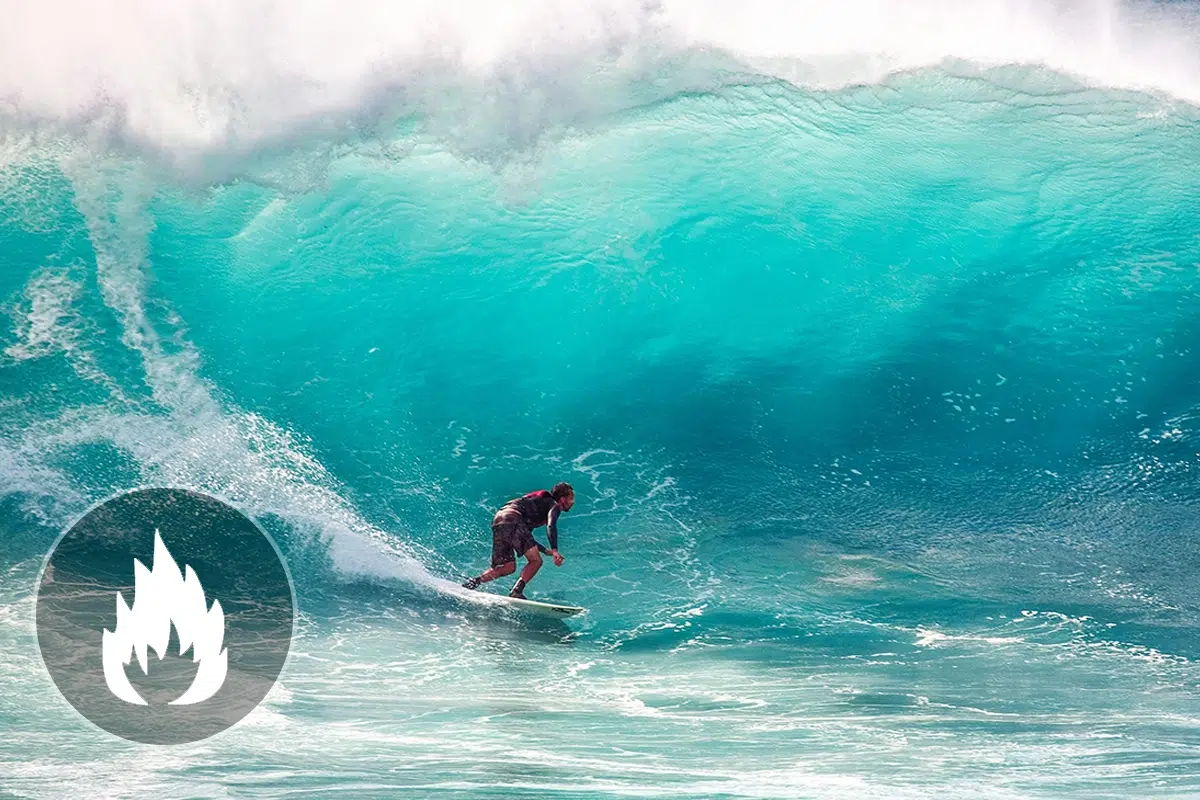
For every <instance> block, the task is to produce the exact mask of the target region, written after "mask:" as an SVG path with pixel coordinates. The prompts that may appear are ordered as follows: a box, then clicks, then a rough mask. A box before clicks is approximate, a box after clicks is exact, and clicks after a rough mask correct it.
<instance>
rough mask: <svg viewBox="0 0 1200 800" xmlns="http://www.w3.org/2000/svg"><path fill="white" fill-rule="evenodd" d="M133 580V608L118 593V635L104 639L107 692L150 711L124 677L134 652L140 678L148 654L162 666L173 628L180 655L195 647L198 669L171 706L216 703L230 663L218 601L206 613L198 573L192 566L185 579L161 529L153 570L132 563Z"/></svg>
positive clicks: (156, 539) (146, 669)
mask: <svg viewBox="0 0 1200 800" xmlns="http://www.w3.org/2000/svg"><path fill="white" fill-rule="evenodd" d="M133 580H134V588H133V592H134V597H133V608H132V609H131V608H130V607H129V606H128V605H126V604H125V598H124V597H123V596H122V595H121V593H120V592H117V626H116V627H117V629H116V631H115V632H114V631H109V630H107V629H106V630H105V631H104V636H103V639H102V650H103V652H102V657H103V661H104V682H105V683H107V684H108V689H109V691H110V692H112V693H113V694H115V695H116V696H117V697H119V698H120V699H122V700H124V701H125V702H126V703H134V704H136V705H141V706H144V705H147V703H146V701H145V700H143V699H142V697H141V695H139V694H138V693H137V690H135V689H134V688H133V686H132V685H131V684H130V683H129V678H128V677H127V676H126V675H125V666H126V665H127V664H129V663H130V662H131V661H132V659H133V657H132V655H131V653H130V650H131V649H132V650H133V651H134V652H135V653H136V654H137V658H138V663H139V664H140V665H141V667H142V674H143V675H145V674H147V673H148V672H149V667H148V666H147V665H146V648H147V647H152V648H154V652H155V653H156V654H157V655H158V657H159V659H160V660H161V659H162V657H163V656H165V655H166V653H167V643H168V642H169V640H170V637H171V623H174V624H175V630H176V631H177V632H178V633H179V655H183V654H184V653H185V652H187V649H188V647H192V648H193V650H192V661H193V662H199V663H200V666H199V668H197V670H196V677H195V679H194V680H193V681H192V685H191V686H190V687H188V690H187V691H186V692H184V693H183V696H182V697H179V698H178V699H175V700H172V701H171V702H170V703H169V705H173V706H175V705H180V706H184V705H192V704H195V703H201V702H203V701H205V700H207V699H208V698H210V697H212V696H213V695H214V694H216V693H217V691H218V690H219V689H220V688H221V685H222V684H224V683H225V673H226V670H227V668H228V662H229V658H228V656H229V651H228V650H224V649H222V642H223V641H224V640H225V612H223V611H222V610H221V603H220V601H215V600H214V601H213V605H212V610H211V611H210V610H209V609H208V607H207V603H206V601H205V599H204V589H203V588H201V586H200V580H199V579H198V578H197V577H196V573H195V572H194V571H192V568H191V567H190V566H189V567H188V568H187V577H186V578H185V577H184V575H183V573H181V572H180V571H179V567H178V566H177V565H176V564H175V559H173V558H172V557H171V554H170V552H168V551H167V546H166V545H164V544H163V541H162V536H160V535H159V533H158V530H157V529H155V531H154V569H153V570H148V569H146V566H145V565H144V564H143V563H142V562H140V561H138V560H137V559H134V560H133Z"/></svg>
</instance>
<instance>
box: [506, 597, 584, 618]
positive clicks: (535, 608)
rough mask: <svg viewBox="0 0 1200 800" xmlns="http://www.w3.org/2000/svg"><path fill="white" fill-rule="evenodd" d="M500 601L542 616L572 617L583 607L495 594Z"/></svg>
mask: <svg viewBox="0 0 1200 800" xmlns="http://www.w3.org/2000/svg"><path fill="white" fill-rule="evenodd" d="M496 599H497V600H498V601H500V602H501V603H507V604H508V605H511V606H513V607H515V608H517V609H519V610H521V611H528V612H530V613H533V614H538V615H541V616H544V617H560V618H561V617H573V616H575V615H576V614H578V613H580V612H581V611H583V610H584V609H583V608H581V607H580V606H567V605H563V604H562V603H540V602H538V601H537V600H520V599H518V598H516V597H506V596H504V595H497V596H496Z"/></svg>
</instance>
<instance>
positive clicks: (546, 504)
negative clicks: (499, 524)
mask: <svg viewBox="0 0 1200 800" xmlns="http://www.w3.org/2000/svg"><path fill="white" fill-rule="evenodd" d="M560 510H561V509H560V508H559V507H558V501H557V500H555V499H554V498H553V497H552V496H551V495H550V493H549V492H547V491H546V490H545V489H539V490H538V491H536V492H530V493H529V494H526V495H522V496H521V497H515V498H513V499H512V500H509V501H508V502H507V503H505V504H504V505H503V506H502V507H501V508H500V510H499V511H498V512H497V516H499V515H500V514H505V515H510V514H512V513H513V512H515V513H516V514H518V515H520V517H521V522H522V523H523V524H525V525H527V526H529V529H530V530H533V529H534V528H540V527H542V526H543V525H545V526H546V536H547V537H548V538H549V539H550V549H551V550H557V549H558V514H559V511H560ZM538 549H539V550H542V551H543V552H545V550H544V548H542V547H541V545H538Z"/></svg>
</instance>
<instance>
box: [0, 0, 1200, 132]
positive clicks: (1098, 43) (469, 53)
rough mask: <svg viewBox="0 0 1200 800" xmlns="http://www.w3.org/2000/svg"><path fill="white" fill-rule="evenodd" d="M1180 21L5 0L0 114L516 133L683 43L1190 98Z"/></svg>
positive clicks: (1198, 66) (678, 52)
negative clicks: (1032, 70) (950, 66)
mask: <svg viewBox="0 0 1200 800" xmlns="http://www.w3.org/2000/svg"><path fill="white" fill-rule="evenodd" d="M1196 31H1197V27H1196V24H1195V14H1194V12H1192V11H1190V10H1187V9H1184V8H1179V7H1169V8H1162V7H1158V6H1152V5H1148V4H1144V3H1143V4H1141V5H1138V6H1133V5H1131V4H1129V3H1119V2H1116V0H1070V1H1069V2H1068V1H1067V0H1060V2H1053V3H1052V2H1041V1H1040V0H1039V1H1036V2H1035V0H976V2H972V3H962V2H954V1H953V0H913V2H906V3H894V2H887V1H885V0H841V1H840V2H830V1H829V0H820V1H819V2H818V1H817V0H790V1H787V2H785V0H661V1H660V2H651V1H650V0H591V2H581V1H580V0H510V1H509V2H506V3H503V4H499V5H497V4H493V3H486V2H483V1H482V0H458V2H450V1H449V0H410V2H406V3H391V2H386V0H300V1H299V2H290V3H284V2H279V0H180V2H175V3H169V4H162V3H151V2H147V0H113V2H110V3H104V4H83V5H81V4H79V3H75V2H72V0H43V2H39V3H19V4H16V5H15V6H13V7H10V8H7V9H6V10H5V24H4V25H3V26H0V112H4V111H7V112H8V116H10V117H14V118H18V119H26V120H28V119H34V120H39V121H42V122H49V123H68V124H74V125H79V124H81V123H82V124H86V125H88V126H89V127H90V129H91V130H92V131H93V132H95V131H103V132H107V133H115V134H117V135H119V136H121V137H124V138H132V139H134V140H136V141H139V142H142V143H144V144H147V145H150V146H153V147H155V148H161V149H163V150H165V151H168V152H171V153H173V154H176V155H180V154H187V153H194V152H196V151H204V150H210V151H211V150H222V151H231V150H240V149H243V148H254V147H256V146H258V145H260V144H262V143H264V142H267V141H270V140H272V139H274V138H278V137H287V136H289V135H294V134H296V133H297V132H298V131H300V130H302V129H306V128H309V127H311V126H314V125H318V126H319V125H338V124H339V123H343V122H345V121H347V120H349V119H355V118H357V119H359V120H361V119H363V118H364V116H365V117H369V118H374V117H375V116H376V115H377V114H379V113H381V112H383V111H385V110H387V111H390V112H395V113H412V112H415V113H426V114H431V115H433V116H434V117H437V116H439V115H442V116H443V117H445V119H443V120H442V125H441V129H442V130H443V132H445V131H449V130H450V129H456V130H458V133H459V134H461V135H468V133H465V131H469V130H470V129H471V128H472V127H473V126H477V125H491V126H500V127H501V128H502V131H501V132H502V133H503V134H504V135H505V136H506V137H507V138H508V139H520V138H522V137H529V136H532V135H535V134H536V133H537V132H538V131H540V130H543V129H544V128H546V127H547V126H553V125H555V124H570V123H571V122H573V121H576V120H579V119H586V118H587V117H588V116H589V114H596V113H603V112H604V111H605V110H606V109H608V110H611V109H612V108H614V107H622V106H623V105H627V104H629V103H631V102H635V98H640V99H641V100H642V101H644V100H645V99H646V97H645V95H644V92H645V91H649V92H650V93H651V94H653V93H654V92H659V94H667V93H669V92H670V91H671V86H670V85H669V84H670V82H669V81H668V82H667V84H668V85H664V86H658V87H657V88H650V89H647V87H649V86H651V85H652V84H653V81H649V80H647V79H648V78H658V77H661V76H662V74H663V72H664V67H665V65H667V64H668V63H671V64H675V65H676V66H678V65H679V64H681V63H683V61H685V59H682V58H681V56H682V55H683V54H685V53H696V52H698V51H700V50H704V49H707V50H709V51H711V52H717V53H721V54H723V55H724V56H726V57H728V58H732V59H736V60H737V61H739V62H741V63H743V64H747V65H751V66H753V67H754V68H757V69H760V70H763V71H766V72H769V73H772V74H775V75H777V76H782V77H785V78H788V79H791V80H794V81H796V82H798V83H803V84H806V85H815V86H841V85H845V84H847V83H854V82H862V81H876V80H880V79H882V78H884V77H885V76H887V75H889V74H892V73H894V72H896V71H898V70H909V69H914V68H919V67H925V66H930V65H936V64H939V63H941V62H943V61H945V60H947V59H954V60H965V61H970V62H978V63H981V64H985V65H998V64H1031V65H1042V66H1046V67H1049V68H1051V69H1054V70H1059V71H1063V72H1067V73H1070V74H1072V75H1075V76H1077V77H1079V78H1081V79H1084V80H1086V81H1089V82H1092V83H1095V84H1097V85H1101V86H1109V87H1121V88H1138V89H1147V90H1152V91H1155V92H1162V93H1165V94H1168V95H1171V96H1173V97H1175V98H1178V99H1180V100H1183V101H1187V102H1191V103H1200V43H1198V42H1197V38H1196ZM702 63H707V64H709V66H710V67H715V66H716V65H715V64H713V63H712V62H699V61H693V62H691V63H690V65H689V67H688V69H689V70H690V71H691V72H690V74H691V75H692V79H694V80H699V82H700V84H701V85H704V83H705V81H707V80H711V79H712V77H713V76H712V74H709V75H708V76H707V77H703V76H699V75H698V74H697V73H698V72H703V71H704V69H705V68H704V67H702V66H700V65H701V64H702ZM684 82H685V83H686V80H685V81H684ZM635 85H639V86H641V87H642V89H641V91H643V94H638V90H635V89H634V88H633V87H634V86H635Z"/></svg>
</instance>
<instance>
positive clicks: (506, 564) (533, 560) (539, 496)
mask: <svg viewBox="0 0 1200 800" xmlns="http://www.w3.org/2000/svg"><path fill="white" fill-rule="evenodd" d="M574 504H575V490H574V489H572V488H571V485H570V484H569V483H557V484H555V485H554V488H552V489H551V490H550V491H546V490H545V489H539V490H537V491H535V492H530V493H529V494H525V495H522V496H520V497H514V498H513V499H512V500H509V501H508V502H507V503H505V504H504V505H503V506H501V507H500V509H499V510H498V511H497V512H496V515H495V516H494V517H493V518H492V566H491V569H489V570H487V571H486V572H484V573H482V574H480V575H477V576H475V577H474V578H471V579H470V580H468V581H467V582H466V583H464V584H463V586H465V587H466V588H468V589H477V588H478V587H479V585H480V584H483V583H487V582H488V581H491V580H495V579H496V578H500V577H503V576H505V575H511V574H513V572H515V571H516V569H517V557H518V556H521V555H523V556H525V559H526V560H525V568H524V569H522V570H521V577H520V578H519V579H518V580H517V582H516V584H515V585H514V586H513V588H512V591H511V592H509V593H508V596H509V597H516V598H518V599H520V600H524V599H526V598H525V591H524V590H525V586H526V585H527V584H528V583H529V581H531V580H533V576H534V575H536V574H537V571H538V570H539V569H541V568H542V553H545V554H547V555H549V556H550V557H551V558H553V559H554V566H556V567H561V566H562V563H563V557H562V555H561V554H560V553H559V552H558V524H557V523H558V516H559V514H561V513H562V512H564V511H570V510H571V506H573V505H574ZM543 525H545V526H546V536H547V538H548V539H549V540H550V547H549V549H547V548H545V547H543V546H542V545H541V543H539V542H538V541H537V540H536V539H534V538H533V531H534V530H535V529H537V528H540V527H541V526H543Z"/></svg>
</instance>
